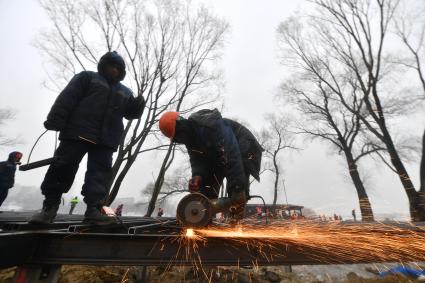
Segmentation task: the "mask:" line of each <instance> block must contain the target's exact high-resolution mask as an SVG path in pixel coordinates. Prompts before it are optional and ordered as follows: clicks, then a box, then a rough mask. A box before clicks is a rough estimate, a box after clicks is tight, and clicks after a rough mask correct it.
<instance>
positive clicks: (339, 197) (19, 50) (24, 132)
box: [0, 0, 423, 216]
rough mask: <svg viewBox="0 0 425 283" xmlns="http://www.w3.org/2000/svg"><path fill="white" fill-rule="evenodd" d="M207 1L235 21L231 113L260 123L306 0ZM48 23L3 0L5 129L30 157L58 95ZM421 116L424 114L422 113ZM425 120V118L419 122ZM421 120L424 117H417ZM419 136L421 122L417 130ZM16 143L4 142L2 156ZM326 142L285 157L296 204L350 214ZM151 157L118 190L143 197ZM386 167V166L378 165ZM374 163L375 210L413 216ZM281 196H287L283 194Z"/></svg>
mask: <svg viewBox="0 0 425 283" xmlns="http://www.w3.org/2000/svg"><path fill="white" fill-rule="evenodd" d="M202 2H205V3H207V5H208V6H209V7H211V8H212V9H214V10H215V12H216V13H217V14H218V15H219V16H221V17H224V18H225V19H226V20H227V21H229V23H230V26H231V34H230V36H229V37H228V40H227V44H226V47H225V50H224V57H223V60H222V62H221V63H220V65H221V68H222V69H223V72H224V78H225V81H226V88H225V102H226V106H225V113H224V114H225V115H227V116H229V117H236V118H239V119H241V120H243V121H247V122H249V124H250V125H251V126H252V127H253V128H254V129H259V128H260V127H261V126H262V124H263V122H264V120H263V116H264V114H265V113H267V112H270V111H275V110H276V108H275V106H274V105H275V102H274V101H273V97H274V96H275V94H276V93H277V91H278V90H277V87H278V85H279V83H280V82H281V80H282V79H283V78H284V77H285V75H286V74H285V72H284V70H283V68H281V67H280V66H279V59H278V57H277V46H276V34H275V32H276V27H277V25H278V24H279V22H281V21H282V20H284V19H285V18H286V17H288V16H289V15H290V14H291V13H293V12H294V11H295V10H296V9H302V8H304V4H303V1H301V0H297V1H282V0H268V1H260V0H232V1H229V0H227V1H226V0H214V1H213V0H210V1H207V0H205V1H202ZM48 26H49V21H48V19H47V17H46V15H45V14H44V11H43V10H42V9H41V7H40V6H39V4H38V2H37V1H34V0H26V1H24V0H21V1H6V0H0V34H1V36H2V44H1V46H0V62H2V64H1V69H0V85H1V86H2V90H1V95H0V107H11V108H13V109H16V110H17V111H18V112H17V115H16V119H15V120H14V121H12V122H11V123H9V124H8V125H6V126H4V127H2V128H1V130H2V131H3V132H5V133H7V134H10V135H20V136H21V137H22V141H23V142H24V144H22V145H19V146H16V149H19V150H21V151H23V152H24V154H25V156H24V159H25V160H26V158H27V154H28V153H29V150H30V148H31V146H32V143H33V142H34V141H35V139H36V138H37V137H38V135H39V134H41V133H42V131H43V130H44V129H43V126H42V123H43V121H44V119H45V117H46V115H47V113H48V111H49V109H50V107H51V105H52V103H53V101H54V99H55V98H56V95H57V93H53V92H51V91H49V90H47V89H46V88H44V87H43V85H42V83H43V81H45V80H48V78H47V76H46V73H45V71H44V68H48V65H47V64H46V62H45V61H43V59H42V58H41V57H40V54H39V52H38V50H37V49H36V48H35V47H33V46H32V45H31V42H32V41H33V39H34V38H35V37H36V36H37V34H38V33H39V32H40V30H41V29H43V28H46V27H48ZM418 119H422V118H418ZM420 122H422V121H420ZM418 124H419V125H420V124H421V123H418ZM413 130H414V131H417V134H418V135H419V134H420V133H421V132H422V130H423V127H419V128H418V127H417V128H416V129H413ZM53 141H54V134H53V133H52V132H49V133H48V134H47V135H46V136H45V137H44V138H43V140H42V142H41V144H40V146H38V147H37V148H36V151H35V153H34V155H33V158H32V159H33V160H37V159H42V158H47V157H50V156H51V155H52V154H53V144H54V143H53ZM10 150H11V149H10V148H6V149H4V148H1V149H0V154H1V156H3V158H4V157H5V156H6V155H7V153H8V152H9V151H10ZM329 153H330V150H329V148H328V147H327V146H324V145H323V144H321V143H317V142H306V143H304V150H303V151H301V152H300V153H293V154H290V155H287V154H286V155H284V156H283V159H284V162H283V166H284V171H285V172H284V174H285V177H284V178H285V180H286V188H287V192H288V200H289V202H290V203H296V204H301V205H305V206H308V207H311V208H313V209H315V210H316V211H317V212H319V213H328V214H333V213H334V212H336V213H338V214H342V215H345V216H349V215H350V213H351V209H352V208H356V209H357V210H358V204H357V197H356V195H355V190H354V187H353V185H352V184H351V181H350V179H349V178H348V177H347V176H346V169H345V166H346V164H345V163H344V160H343V159H342V158H341V157H338V156H336V155H331V154H329ZM155 163H156V164H157V165H158V164H159V163H158V160H154V159H153V156H152V155H145V156H143V157H141V158H139V159H138V161H137V164H136V165H135V166H133V168H132V169H131V171H130V173H129V175H128V177H127V178H126V180H125V182H124V185H123V188H122V189H121V192H120V194H119V196H135V197H136V198H138V197H139V195H140V193H139V191H140V190H141V189H142V188H143V187H144V185H145V184H146V182H148V181H151V180H152V176H153V175H155V174H156V172H157V170H156V168H159V165H158V166H157V167H155ZM380 166H381V167H382V165H380ZM376 168H377V166H376V164H374V163H368V164H367V167H365V168H364V169H363V172H365V173H367V175H368V176H369V177H370V178H369V179H368V182H367V189H368V192H369V194H370V198H371V203H372V206H373V208H374V210H375V212H377V213H403V214H407V212H408V209H407V207H408V206H407V199H406V197H405V194H404V192H403V189H402V187H401V185H400V181H399V180H398V178H397V177H396V176H395V175H394V174H392V173H390V172H389V170H387V169H385V168H381V169H379V170H378V169H376ZM418 168H419V165H418V164H417V163H415V164H409V165H408V169H409V173H410V174H411V177H412V179H413V181H414V183H415V184H416V185H417V184H418ZM46 169H47V168H42V169H37V170H33V171H28V172H18V173H17V177H16V182H17V183H18V184H22V185H32V186H36V187H38V186H39V185H40V183H41V181H42V179H43V177H44V173H45V171H46ZM84 169H85V166H84V165H83V163H82V165H81V167H80V171H79V173H78V175H77V178H76V182H75V184H74V186H73V188H72V189H71V192H70V194H69V195H67V196H66V197H67V198H70V197H71V196H73V195H75V194H79V191H80V187H81V185H82V182H83V177H84ZM271 190H272V182H271V180H270V178H269V177H267V176H265V177H264V178H263V180H262V183H261V184H255V185H254V186H253V193H254V194H263V195H265V197H266V200H267V201H268V202H270V201H271V200H272V191H271ZM280 201H281V202H283V201H284V197H283V194H282V193H281V194H280Z"/></svg>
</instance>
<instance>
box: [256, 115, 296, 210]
mask: <svg viewBox="0 0 425 283" xmlns="http://www.w3.org/2000/svg"><path fill="white" fill-rule="evenodd" d="M266 121H267V125H266V127H265V128H263V129H262V130H261V132H260V134H259V142H260V144H261V146H262V147H263V148H264V151H265V154H264V157H265V159H266V160H267V161H269V162H270V163H271V164H268V162H267V161H266V166H265V167H267V169H268V170H269V171H270V172H272V173H273V175H274V187H273V189H274V196H273V205H274V206H275V205H276V202H277V198H278V190H279V183H280V180H281V175H282V173H283V172H282V164H281V159H280V157H281V155H282V154H283V153H284V152H285V151H287V150H289V149H297V148H296V147H295V146H294V143H295V141H294V133H293V132H291V130H290V126H291V122H292V120H291V118H290V117H289V116H283V115H279V116H278V115H276V114H268V115H267V116H266Z"/></svg>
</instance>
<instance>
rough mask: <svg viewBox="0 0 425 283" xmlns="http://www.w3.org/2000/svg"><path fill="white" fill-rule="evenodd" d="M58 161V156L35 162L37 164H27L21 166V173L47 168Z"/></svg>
mask: <svg viewBox="0 0 425 283" xmlns="http://www.w3.org/2000/svg"><path fill="white" fill-rule="evenodd" d="M58 159H59V158H58V157H57V156H54V157H51V158H47V159H43V160H40V161H35V162H31V163H28V164H25V165H21V166H19V171H28V170H32V169H35V168H39V167H43V166H46V165H50V164H52V163H53V162H54V161H56V160H58Z"/></svg>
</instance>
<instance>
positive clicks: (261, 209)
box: [255, 206, 263, 218]
mask: <svg viewBox="0 0 425 283" xmlns="http://www.w3.org/2000/svg"><path fill="white" fill-rule="evenodd" d="M255 210H256V214H257V218H261V215H262V214H263V208H262V207H260V206H257V207H256V208H255Z"/></svg>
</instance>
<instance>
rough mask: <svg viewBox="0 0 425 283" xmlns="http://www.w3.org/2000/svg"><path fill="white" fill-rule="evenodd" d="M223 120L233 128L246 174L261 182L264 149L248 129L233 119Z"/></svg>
mask: <svg viewBox="0 0 425 283" xmlns="http://www.w3.org/2000/svg"><path fill="white" fill-rule="evenodd" d="M223 120H224V122H225V124H226V125H229V126H230V127H231V128H232V131H233V133H234V135H235V137H236V140H237V141H238V144H239V151H240V153H241V156H242V162H243V165H244V169H245V173H246V174H250V175H251V176H252V177H254V178H255V179H256V180H257V181H260V169H261V155H262V153H263V151H264V149H263V148H262V146H261V145H260V143H259V142H258V141H257V139H256V138H255V136H254V135H253V134H252V133H251V131H250V130H248V128H246V127H245V126H243V125H242V124H240V123H238V122H236V121H233V120H231V119H227V118H223Z"/></svg>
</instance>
